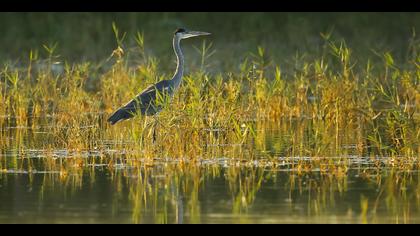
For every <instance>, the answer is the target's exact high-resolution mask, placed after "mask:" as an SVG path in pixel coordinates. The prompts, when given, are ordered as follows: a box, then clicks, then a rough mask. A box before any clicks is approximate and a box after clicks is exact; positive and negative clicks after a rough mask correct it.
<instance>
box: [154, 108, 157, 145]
mask: <svg viewBox="0 0 420 236" xmlns="http://www.w3.org/2000/svg"><path fill="white" fill-rule="evenodd" d="M153 118H154V123H153V143H155V142H156V127H157V126H158V117H157V116H156V115H155V116H153Z"/></svg>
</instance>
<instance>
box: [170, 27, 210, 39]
mask: <svg viewBox="0 0 420 236" xmlns="http://www.w3.org/2000/svg"><path fill="white" fill-rule="evenodd" d="M209 34H210V33H207V32H200V31H191V30H186V29H184V28H179V29H177V30H176V31H175V35H176V36H178V37H179V38H180V39H187V38H191V37H196V36H201V35H209Z"/></svg>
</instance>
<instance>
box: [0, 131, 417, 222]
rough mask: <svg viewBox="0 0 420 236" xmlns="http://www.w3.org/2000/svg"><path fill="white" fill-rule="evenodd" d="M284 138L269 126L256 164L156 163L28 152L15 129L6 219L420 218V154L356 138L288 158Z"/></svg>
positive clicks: (7, 148)
mask: <svg viewBox="0 0 420 236" xmlns="http://www.w3.org/2000/svg"><path fill="white" fill-rule="evenodd" d="M5 130H25V129H24V127H21V128H20V129H12V128H10V129H5ZM44 131H45V130H43V129H35V132H37V133H36V134H35V135H40V136H39V137H42V135H48V131H45V132H44ZM7 132H9V131H7ZM16 132H17V131H16ZM286 135H287V133H285V132H281V131H280V130H279V129H276V128H273V129H269V128H267V129H266V130H265V136H264V140H265V141H264V145H262V146H264V148H261V147H259V146H258V145H260V146H261V144H258V140H257V141H255V144H254V147H255V153H256V157H254V159H253V160H243V159H239V158H238V159H232V158H227V157H223V156H220V157H214V158H212V159H198V160H197V161H191V160H190V159H188V158H181V159H176V160H175V159H172V158H170V157H158V156H157V157H156V158H155V159H154V160H153V161H152V162H151V161H150V160H149V161H148V160H146V159H144V158H142V155H143V154H142V153H141V152H138V153H136V152H134V153H130V155H127V153H128V152H130V151H128V150H117V149H113V148H112V145H114V144H115V143H114V144H113V142H112V140H108V141H105V140H104V142H103V143H104V146H103V147H98V148H96V149H92V150H82V151H78V152H75V151H74V150H67V149H65V148H63V149H36V148H25V149H20V148H18V146H19V143H18V140H24V141H20V142H22V143H21V144H26V145H28V146H29V144H28V143H30V142H35V141H34V140H33V138H32V141H31V140H29V139H28V140H27V138H28V137H29V136H27V137H26V136H25V135H23V137H22V136H19V135H17V134H16V133H14V134H12V133H9V135H5V136H3V143H4V144H5V145H3V146H2V147H4V148H3V149H2V150H1V152H0V163H1V168H0V223H420V181H419V180H420V175H419V171H418V168H417V166H418V162H417V161H416V160H413V161H406V160H404V161H400V162H398V160H397V159H392V158H388V157H363V156H359V155H356V154H355V153H357V151H356V150H355V149H356V148H357V145H356V144H352V143H349V144H346V145H342V149H343V150H346V151H345V152H346V153H347V155H345V156H337V157H333V156H332V157H328V158H322V157H313V156H282V155H281V154H282V150H284V149H282V148H281V147H283V146H284V144H282V143H281V140H284V139H285V136H286ZM238 145H240V144H231V145H228V144H226V145H219V148H229V147H233V148H235V147H236V146H238ZM33 146H37V145H33ZM220 146H222V147H220ZM211 147H212V145H209V148H211ZM276 147H280V148H276ZM267 153H270V155H271V158H266V154H267ZM111 156H112V157H111ZM128 156H129V157H128ZM76 157H77V158H76ZM110 159H112V160H114V161H112V162H110ZM80 160H82V161H80Z"/></svg>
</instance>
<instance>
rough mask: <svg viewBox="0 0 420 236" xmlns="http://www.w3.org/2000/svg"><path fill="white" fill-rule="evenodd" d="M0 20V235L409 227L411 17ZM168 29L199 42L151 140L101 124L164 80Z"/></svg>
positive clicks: (418, 62)
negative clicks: (187, 32) (104, 226)
mask: <svg viewBox="0 0 420 236" xmlns="http://www.w3.org/2000/svg"><path fill="white" fill-rule="evenodd" d="M0 19H1V20H0V27H2V28H3V29H4V30H5V37H3V38H1V39H0V42H1V43H2V45H10V46H9V47H6V48H2V49H0V55H1V58H2V59H1V60H2V65H1V68H0V100H1V105H0V201H1V204H0V222H1V223H419V222H420V182H419V180H420V175H419V169H418V167H419V162H418V158H419V155H420V145H419V144H420V141H419V140H420V128H419V125H420V113H419V109H420V84H419V82H420V56H419V54H418V52H419V49H420V40H419V38H418V36H417V34H416V33H417V32H419V29H420V27H419V22H420V16H419V14H414V13H311V14H309V13H189V14H179V13H64V14H55V13H1V14H0ZM221 19H224V20H223V21H222V20H221ZM372 19H375V21H372ZM391 19H392V20H391ZM86 22H89V24H88V23H86ZM366 22H371V23H370V24H366ZM16 25H19V26H21V27H15V26H16ZM75 26H78V33H75V32H74V30H73V29H74V28H75ZM180 26H188V28H190V29H196V30H203V31H208V32H211V33H212V35H211V37H208V38H206V39H191V40H189V41H183V42H182V44H181V46H182V48H183V51H184V54H185V58H186V64H185V66H186V68H185V69H186V70H187V71H186V73H185V75H184V79H183V82H182V86H181V87H180V89H179V91H178V92H177V93H176V94H175V95H174V98H173V100H172V101H171V102H170V103H166V104H165V106H166V107H165V108H164V109H163V110H162V112H161V113H160V114H159V122H158V124H157V127H156V130H157V138H156V142H152V129H151V124H150V120H146V119H145V118H144V117H142V116H137V117H135V118H133V119H132V120H129V121H124V122H121V123H118V124H116V125H114V126H110V125H109V124H107V122H106V119H107V118H108V116H109V115H110V114H111V112H112V111H114V110H115V109H116V108H118V107H119V106H121V105H122V104H123V103H125V102H127V101H128V100H129V99H131V98H133V97H134V96H135V95H136V94H137V93H139V92H140V91H141V90H143V89H144V88H145V87H147V86H148V85H150V84H152V83H155V82H156V81H159V80H162V79H169V78H170V77H171V76H172V73H173V70H174V68H175V65H174V63H173V61H174V60H175V56H174V54H173V51H172V48H171V46H172V44H171V39H172V38H171V37H172V35H173V31H174V30H175V29H176V28H177V27H180ZM268 32H269V33H268Z"/></svg>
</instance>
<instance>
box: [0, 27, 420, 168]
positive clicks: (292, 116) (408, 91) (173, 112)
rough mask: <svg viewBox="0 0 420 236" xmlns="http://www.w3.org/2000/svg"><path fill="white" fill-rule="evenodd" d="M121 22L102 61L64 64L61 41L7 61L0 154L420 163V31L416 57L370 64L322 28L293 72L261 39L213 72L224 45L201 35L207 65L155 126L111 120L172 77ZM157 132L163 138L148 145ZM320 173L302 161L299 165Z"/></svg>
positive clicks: (385, 57)
mask: <svg viewBox="0 0 420 236" xmlns="http://www.w3.org/2000/svg"><path fill="white" fill-rule="evenodd" d="M112 29H113V32H114V38H115V45H116V48H115V50H113V51H112V53H111V54H110V55H109V57H107V58H106V59H105V60H103V61H101V62H99V63H96V64H95V63H94V62H80V63H69V62H64V63H57V61H58V60H61V58H60V56H59V55H57V53H56V51H57V47H58V44H49V45H48V44H47V45H44V50H45V51H46V55H47V57H46V58H45V59H41V58H39V54H38V53H37V52H36V51H30V53H29V59H28V60H27V63H26V64H25V63H18V64H14V63H6V64H4V65H3V67H2V69H1V74H0V75H1V77H0V98H1V101H2V106H0V117H1V119H0V131H1V132H0V135H1V139H0V140H1V141H0V147H1V149H3V150H9V149H16V150H18V151H22V150H28V149H38V150H45V152H47V153H48V152H49V153H51V152H53V151H54V150H57V149H58V150H60V149H64V150H68V151H69V152H71V153H74V155H73V157H72V158H70V160H72V163H71V165H75V166H77V165H83V163H84V161H85V159H83V158H78V157H77V156H78V155H80V153H82V152H84V151H89V150H95V151H99V152H101V153H102V154H101V155H103V156H107V158H109V159H108V164H110V165H112V164H113V163H114V164H115V163H117V162H125V161H124V160H122V157H121V155H120V154H121V152H123V153H124V157H125V158H128V159H141V160H147V162H148V163H149V164H150V165H153V160H154V159H156V158H170V159H176V160H189V161H199V160H205V159H214V158H219V157H227V158H231V159H233V160H242V161H244V162H252V161H253V160H255V159H265V160H271V161H272V162H276V157H278V156H285V157H296V156H300V157H305V156H309V157H312V158H313V159H316V158H320V157H321V158H328V157H337V156H339V157H343V158H344V157H347V156H351V155H357V156H371V157H377V156H380V157H389V158H390V159H392V160H398V159H405V160H415V159H416V158H418V155H419V153H420V152H419V151H420V145H419V140H420V129H419V124H420V122H419V120H420V116H419V108H420V87H419V84H420V83H419V82H420V81H419V78H420V72H419V71H420V70H419V64H420V61H419V60H420V58H419V55H418V54H417V52H418V43H416V42H417V41H418V40H417V39H416V37H415V35H413V38H412V39H410V45H409V54H407V60H406V61H405V62H402V63H399V64H398V63H397V62H396V60H394V58H393V55H392V53H390V52H389V51H384V52H378V51H374V53H372V55H371V56H372V59H370V58H369V59H368V60H365V58H363V60H361V59H360V56H365V54H361V55H360V56H359V55H357V54H356V55H355V53H354V51H353V50H352V48H349V47H348V46H347V44H346V42H345V41H344V40H336V39H334V38H333V37H332V36H331V34H330V33H323V34H321V36H320V38H322V39H323V40H324V41H323V44H322V50H323V53H322V56H320V57H319V58H315V59H310V58H307V57H305V55H299V53H297V54H296V55H295V57H294V58H292V59H286V61H293V66H292V67H290V66H289V65H288V64H287V63H286V64H281V63H277V62H276V61H275V60H274V59H273V58H272V57H271V55H270V53H269V52H268V51H267V50H266V49H265V48H264V47H263V46H258V47H256V48H255V49H254V50H253V51H251V52H246V53H244V56H243V57H242V58H243V60H242V61H241V62H240V63H239V65H237V66H236V68H239V70H237V69H234V70H232V71H230V72H223V73H222V72H216V73H215V72H209V71H208V69H209V68H210V67H212V66H214V65H212V63H214V62H212V60H214V58H215V57H216V56H217V55H218V53H219V51H218V50H216V49H215V48H214V45H213V44H212V43H208V42H207V41H203V43H202V44H201V46H199V47H194V48H195V51H196V52H195V54H194V53H193V54H192V56H191V57H194V56H196V57H197V58H199V60H198V61H199V63H197V64H196V66H194V65H191V68H190V69H189V73H187V74H186V75H185V76H184V79H183V83H182V86H181V88H180V89H179V91H178V92H177V93H176V94H175V96H174V98H173V99H172V101H162V103H163V105H164V109H163V111H162V112H161V113H160V114H159V116H158V119H157V120H156V121H154V120H153V119H151V118H147V117H143V116H137V117H135V118H133V119H132V120H130V121H125V122H122V123H118V124H117V125H115V126H110V125H109V124H107V123H106V119H107V117H108V116H109V115H110V113H111V112H112V111H114V110H115V109H116V108H118V107H119V106H121V105H123V104H124V103H125V102H127V101H128V100H130V99H131V98H133V97H135V96H136V95H137V94H138V93H139V92H140V91H141V90H142V89H143V88H145V87H147V86H148V85H150V84H152V83H155V82H157V81H159V80H162V79H168V78H169V77H170V76H171V74H170V72H166V71H164V70H163V71H162V69H161V68H160V67H161V65H160V61H159V60H158V58H156V57H155V56H153V55H152V54H151V53H149V52H147V50H146V48H147V47H146V46H145V45H147V41H146V40H145V39H146V38H147V37H145V35H144V33H140V32H137V34H136V35H135V37H134V41H135V43H136V44H135V46H134V47H128V46H127V45H126V41H127V34H126V33H121V31H120V30H119V28H118V27H117V26H116V24H113V25H112ZM359 61H367V62H366V63H361V62H359ZM22 65H23V66H22ZM187 67H188V66H187ZM153 127H155V128H156V130H157V134H158V138H157V142H156V143H153V142H151V133H152V130H153ZM279 131H280V133H281V135H280V136H279V135H278V133H279ZM276 133H277V134H276ZM276 135H277V137H275V138H276V139H269V138H268V137H270V136H276ZM278 136H279V137H278ZM73 161H74V163H73ZM75 163H79V164H75ZM314 163H316V162H314ZM311 168H313V166H312V165H307V164H305V165H299V167H298V168H297V169H299V170H310V169H311ZM337 168H341V167H339V166H337Z"/></svg>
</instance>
